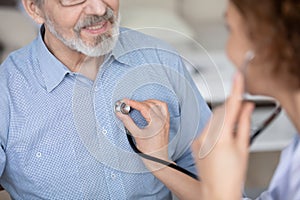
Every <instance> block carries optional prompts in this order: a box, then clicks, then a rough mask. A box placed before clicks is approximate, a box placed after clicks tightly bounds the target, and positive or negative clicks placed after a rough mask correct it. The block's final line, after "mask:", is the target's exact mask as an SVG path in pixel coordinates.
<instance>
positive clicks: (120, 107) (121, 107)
mask: <svg viewBox="0 0 300 200" xmlns="http://www.w3.org/2000/svg"><path fill="white" fill-rule="evenodd" d="M253 58H254V54H253V52H251V51H248V52H247V53H246V59H245V62H244V64H243V66H242V73H246V70H247V67H248V65H249V62H250V61H251V60H252V59H253ZM244 101H248V102H249V101H250V102H254V101H253V100H250V99H247V98H246V97H245V98H244ZM254 103H255V102H254ZM281 110H282V109H281V106H280V104H279V103H277V102H276V105H275V109H274V110H273V111H272V112H271V114H270V115H269V116H268V117H267V118H266V119H265V120H264V121H263V122H262V123H261V124H260V125H259V126H257V128H256V129H255V130H254V131H252V133H251V135H250V139H249V146H250V145H251V144H252V143H253V141H254V140H255V139H256V138H257V136H258V135H260V134H261V133H262V132H263V131H264V130H265V129H266V128H267V127H268V126H269V125H270V124H271V122H273V121H274V120H275V118H276V117H277V116H278V115H279V114H280V112H281ZM114 111H115V112H121V113H122V114H125V115H129V114H130V112H131V111H132V108H131V107H130V106H129V105H127V104H126V103H124V102H122V100H119V101H117V102H116V103H115V106H114ZM125 132H126V135H127V139H128V142H129V144H130V146H131V148H132V150H133V151H134V152H135V153H136V154H138V155H139V156H141V157H142V158H145V159H148V160H151V161H153V162H156V163H160V164H162V165H165V166H168V167H170V168H173V169H175V170H177V171H179V172H181V173H184V174H186V175H188V176H190V177H192V178H194V179H196V180H199V178H198V176H197V175H195V174H193V173H191V172H189V171H188V170H186V169H184V168H182V167H180V166H178V165H176V164H174V163H171V162H168V161H165V160H162V159H159V158H156V157H154V156H150V155H148V154H145V153H143V152H142V151H140V150H139V149H138V148H137V146H136V145H135V142H134V138H133V136H132V134H131V133H130V131H129V130H128V129H127V128H126V127H125Z"/></svg>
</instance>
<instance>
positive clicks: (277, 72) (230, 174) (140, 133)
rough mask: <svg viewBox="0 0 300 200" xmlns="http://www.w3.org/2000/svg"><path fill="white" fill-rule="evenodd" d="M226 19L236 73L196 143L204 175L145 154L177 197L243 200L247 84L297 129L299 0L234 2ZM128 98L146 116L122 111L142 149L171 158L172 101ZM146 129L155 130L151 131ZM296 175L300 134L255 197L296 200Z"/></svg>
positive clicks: (299, 189) (299, 191)
mask: <svg viewBox="0 0 300 200" xmlns="http://www.w3.org/2000/svg"><path fill="white" fill-rule="evenodd" d="M226 21H227V26H228V30H229V38H228V43H227V54H228V56H229V58H230V59H231V61H232V62H233V63H234V64H235V65H236V66H237V73H236V75H235V77H234V80H233V81H234V82H233V87H232V91H231V94H230V96H229V98H228V99H227V101H226V102H225V103H224V105H223V106H221V107H219V108H217V109H216V110H215V111H214V115H213V117H212V118H211V120H210V122H209V123H208V124H207V126H206V128H205V129H204V131H203V132H202V134H201V135H200V137H199V138H197V139H196V140H195V141H194V143H193V153H194V158H195V160H196V163H197V168H198V172H199V176H200V178H201V181H196V180H194V179H192V178H190V177H188V176H186V175H184V174H182V173H180V172H178V171H175V170H173V169H171V168H168V167H163V166H160V164H157V163H153V162H152V161H148V160H144V163H145V165H146V166H147V167H148V168H149V170H151V171H152V172H153V174H154V175H155V176H156V177H157V178H158V179H160V180H161V181H162V182H163V183H164V184H165V185H166V186H167V187H169V188H170V189H171V190H172V191H173V192H174V193H175V194H176V195H177V196H178V197H179V198H180V199H209V200H212V199H218V200H219V199H228V200H233V199H241V197H242V194H241V188H242V187H243V183H244V179H245V174H246V168H247V162H248V154H249V153H248V151H249V149H248V146H249V145H248V143H249V132H250V131H249V129H250V116H251V113H252V110H253V105H252V104H251V103H245V102H243V101H242V96H243V93H244V92H245V90H246V91H247V92H249V93H251V94H254V95H266V96H270V97H273V98H275V99H277V100H278V101H279V102H280V104H281V105H282V107H283V108H284V109H285V111H286V113H287V114H288V116H289V119H290V120H291V121H292V123H293V124H294V126H295V127H296V129H297V130H298V132H299V133H300V120H299V119H300V1H299V0H264V1H261V0H229V2H228V7H227V10H226ZM249 52H250V54H252V56H251V57H249ZM245 63H246V65H245ZM245 66H247V67H246V68H245ZM125 103H127V104H128V105H130V106H132V107H133V108H135V109H137V110H139V111H140V112H141V113H142V115H143V116H144V117H145V119H146V120H147V121H148V126H147V127H145V128H143V129H139V128H138V127H137V126H136V125H135V124H134V122H133V121H132V120H131V118H130V117H129V116H127V115H122V114H120V113H119V114H118V117H119V118H120V119H121V120H122V121H123V123H124V125H125V126H126V127H127V129H129V131H130V132H131V133H132V134H133V135H134V136H135V140H136V143H137V146H138V148H139V149H140V150H141V151H142V152H144V153H148V154H151V155H155V156H156V157H159V158H161V159H164V160H168V148H167V145H168V139H169V138H168V128H169V120H168V119H169V118H168V112H167V105H166V104H165V103H163V102H159V101H156V100H149V101H145V102H136V101H132V100H128V99H126V100H125ZM236 125H238V126H236ZM236 127H237V128H236ZM149 130H151V131H152V132H154V133H155V134H154V135H153V134H152V135H149V134H150V132H149ZM154 130H155V131H154ZM282 134H284V133H282ZM299 173H300V144H299V135H298V136H297V137H295V138H294V140H293V141H292V143H291V144H290V145H289V146H288V147H287V148H286V149H285V150H284V151H283V152H282V155H281V161H280V163H279V165H278V167H277V170H276V172H275V175H274V177H273V179H272V182H271V184H270V186H269V189H268V191H266V192H264V193H263V194H261V196H260V197H259V198H258V199H268V200H269V199H281V200H286V199H289V200H293V199H295V200H299V199H300V176H299Z"/></svg>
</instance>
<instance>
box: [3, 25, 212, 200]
mask: <svg viewBox="0 0 300 200" xmlns="http://www.w3.org/2000/svg"><path fill="white" fill-rule="evenodd" d="M43 33H44V28H43V27H42V28H41V31H40V34H39V36H38V37H37V38H36V39H35V40H34V41H33V42H32V43H31V44H29V45H28V46H26V47H24V48H22V49H20V50H18V51H15V52H13V53H12V54H10V55H9V57H8V58H7V59H6V60H5V61H4V62H3V63H2V65H1V68H0V91H1V93H0V145H1V146H0V174H1V179H0V183H1V185H2V186H3V187H4V188H5V189H6V190H7V191H8V192H9V193H10V195H11V197H12V198H13V199H31V200H33V199H170V198H172V195H171V193H170V191H169V190H168V189H167V188H166V187H165V186H164V185H163V184H162V183H161V182H160V181H159V180H158V179H156V178H155V177H154V176H153V175H152V174H151V173H150V172H149V171H148V170H147V169H146V168H145V166H144V165H143V163H142V161H141V159H140V158H139V156H138V155H136V154H135V153H133V151H132V149H131V148H130V146H129V144H128V141H127V139H126V134H125V132H124V127H123V126H122V123H121V122H120V121H119V120H118V119H117V118H116V117H115V114H114V111H113V108H114V103H115V102H116V101H117V100H119V99H122V98H124V97H127V98H131V99H136V100H139V101H142V100H146V99H158V100H162V101H165V102H167V103H168V107H169V112H170V118H171V125H170V145H169V156H170V159H172V160H174V161H175V162H176V163H177V164H178V165H180V166H182V167H184V168H185V169H187V170H189V171H191V172H194V173H195V166H194V161H193V157H192V154H191V151H190V149H189V145H190V143H191V141H192V140H193V138H195V136H196V134H197V133H199V132H200V130H201V129H202V128H203V127H204V125H205V123H206V122H207V120H208V118H209V117H210V111H209V109H208V107H207V105H206V103H205V101H204V100H203V99H202V97H201V95H200V94H199V92H198V90H197V88H196V86H195V84H194V83H193V81H192V79H191V77H190V76H189V74H188V72H187V71H186V69H185V68H184V64H183V61H182V59H181V57H180V56H179V55H178V54H177V53H176V52H175V51H174V50H173V49H172V48H170V47H169V46H168V45H166V44H164V43H163V42H161V41H159V40H157V39H155V38H152V37H149V36H146V35H144V34H142V33H139V32H136V31H132V30H129V29H124V28H122V29H121V31H120V36H119V40H118V42H117V44H116V46H115V48H114V49H113V51H112V52H111V53H110V54H108V55H106V56H105V60H104V63H103V64H102V65H101V66H100V68H99V72H98V74H97V78H96V80H95V81H91V80H89V79H87V78H86V77H84V76H83V75H81V74H80V73H75V72H72V71H70V70H69V69H68V68H67V67H66V66H65V65H63V64H62V63H61V62H60V61H59V60H58V59H56V57H55V56H54V55H53V54H51V53H50V52H49V50H48V49H47V47H46V46H45V44H44V42H43ZM131 115H132V117H133V119H134V120H135V122H136V123H137V124H138V125H139V126H141V127H143V126H145V125H146V122H145V120H144V119H143V118H142V117H141V115H140V114H139V113H138V112H136V111H133V112H132V113H131Z"/></svg>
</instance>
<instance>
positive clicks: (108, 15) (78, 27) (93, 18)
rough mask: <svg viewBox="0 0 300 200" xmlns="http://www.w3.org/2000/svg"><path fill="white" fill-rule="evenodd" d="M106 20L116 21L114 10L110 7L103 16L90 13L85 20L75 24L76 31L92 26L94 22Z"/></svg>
mask: <svg viewBox="0 0 300 200" xmlns="http://www.w3.org/2000/svg"><path fill="white" fill-rule="evenodd" d="M104 21H110V22H111V23H112V24H113V23H114V22H115V16H114V12H113V10H112V9H111V8H109V7H108V8H107V9H106V12H105V14H104V15H103V16H99V15H90V16H87V17H85V18H84V19H83V20H80V21H79V22H78V23H77V24H76V26H75V31H76V32H79V31H80V30H81V29H82V28H85V27H88V26H92V25H94V24H99V23H102V22H104Z"/></svg>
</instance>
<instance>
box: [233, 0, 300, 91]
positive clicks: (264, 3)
mask: <svg viewBox="0 0 300 200" xmlns="http://www.w3.org/2000/svg"><path fill="white" fill-rule="evenodd" d="M230 1H231V2H232V3H233V5H234V6H236V8H237V9H238V11H239V12H240V14H241V16H242V17H243V18H244V20H245V24H246V27H245V28H246V34H248V37H249V39H250V40H251V41H252V42H253V44H254V46H255V51H256V53H257V54H258V55H259V56H260V59H259V60H262V61H263V60H265V61H267V62H269V63H271V64H272V66H274V70H273V72H274V74H276V75H281V74H282V73H284V74H287V75H288V77H290V78H293V79H294V81H293V82H295V84H296V85H295V86H296V87H298V88H299V87H300V1H299V0H230Z"/></svg>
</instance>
